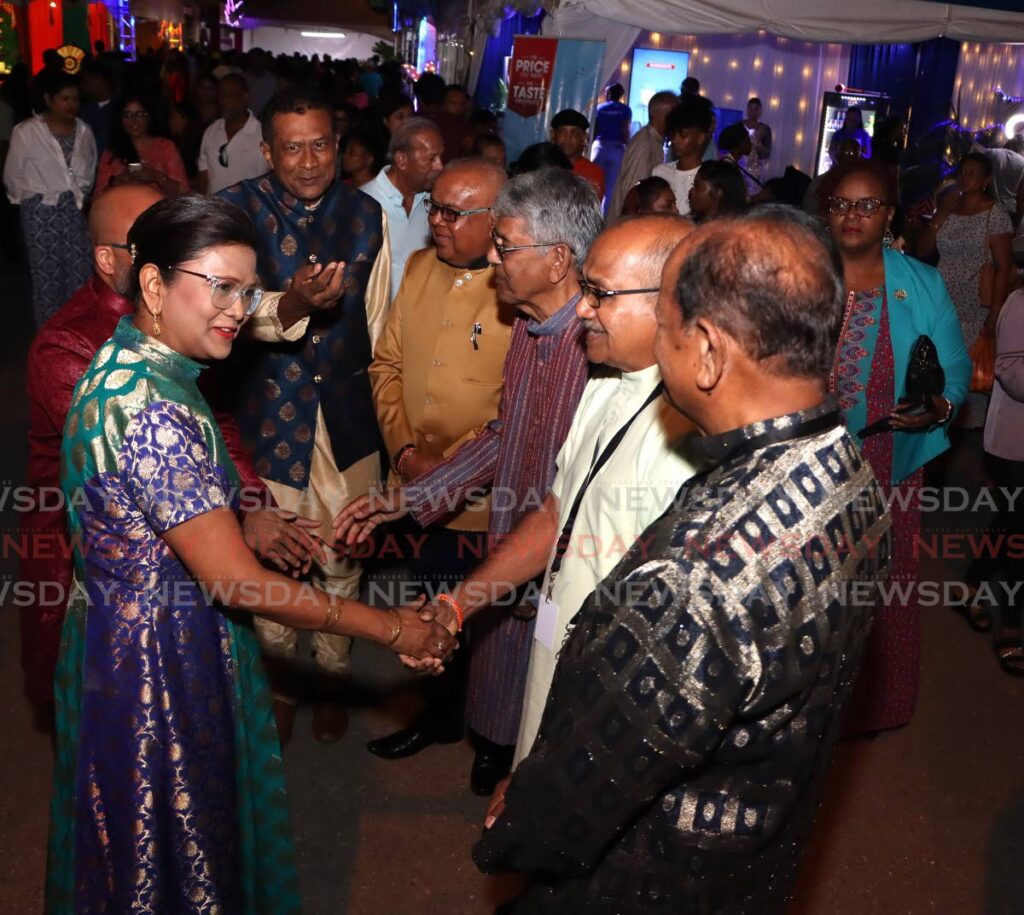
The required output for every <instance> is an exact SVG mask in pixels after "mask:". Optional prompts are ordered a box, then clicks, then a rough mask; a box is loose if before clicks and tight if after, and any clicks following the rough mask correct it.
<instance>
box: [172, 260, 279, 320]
mask: <svg viewBox="0 0 1024 915" xmlns="http://www.w3.org/2000/svg"><path fill="white" fill-rule="evenodd" d="M165 269H166V270H175V271H177V272H178V273H187V274H188V275H189V276H195V277H198V278H199V279H201V280H206V282H207V283H209V284H210V302H211V303H212V304H213V307H214V308H216V309H217V310H218V311H226V310H227V309H229V308H230V307H231V306H232V305H234V304H235V302H237V301H238V300H239V299H241V300H242V308H244V309H245V314H246V315H247V316H248V315H251V314H252V313H253V312H254V311H255V310H256V309H257V308H258V307H259V304H260V300H261V299H262V298H263V287H262V286H243V285H241V284H240V283H236V282H235V281H234V280H227V279H224V277H222V276H209V275H208V274H205V273H196V272H195V270H186V269H185V268H184V267H166V268H165Z"/></svg>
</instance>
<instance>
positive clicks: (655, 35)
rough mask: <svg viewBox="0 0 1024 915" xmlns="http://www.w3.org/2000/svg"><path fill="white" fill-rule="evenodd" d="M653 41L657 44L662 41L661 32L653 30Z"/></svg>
mask: <svg viewBox="0 0 1024 915" xmlns="http://www.w3.org/2000/svg"><path fill="white" fill-rule="evenodd" d="M651 41H653V42H654V43H655V44H657V43H658V42H659V41H661V32H651Z"/></svg>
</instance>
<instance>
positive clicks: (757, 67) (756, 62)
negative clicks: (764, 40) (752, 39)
mask: <svg viewBox="0 0 1024 915" xmlns="http://www.w3.org/2000/svg"><path fill="white" fill-rule="evenodd" d="M754 69H755V70H760V69H761V58H760V57H755V58H754Z"/></svg>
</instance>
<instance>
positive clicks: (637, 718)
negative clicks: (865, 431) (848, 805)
mask: <svg viewBox="0 0 1024 915" xmlns="http://www.w3.org/2000/svg"><path fill="white" fill-rule="evenodd" d="M838 422H839V419H838V415H837V414H836V413H835V407H834V404H832V403H831V402H826V403H825V404H823V405H822V406H820V407H818V408H816V409H814V410H811V411H806V412H803V413H797V414H791V415H789V416H786V417H781V418H779V419H776V420H771V421H768V422H763V423H757V424H754V425H753V426H749V427H745V428H743V429H740V430H735V431H734V432H732V433H728V434H727V435H725V436H716V437H713V438H708V439H705V440H703V443H702V444H703V450H704V451H705V453H706V454H707V455H708V456H709V457H711V458H713V459H715V460H717V461H719V462H720V463H718V464H717V466H715V467H714V468H713V469H711V470H708V471H706V472H705V473H702V474H700V475H698V476H697V477H695V478H693V480H691V481H690V483H689V484H688V486H687V488H686V489H685V490H684V491H683V492H681V493H680V498H679V500H678V501H677V504H676V506H674V507H673V508H672V509H670V510H669V511H668V512H667V513H666V514H665V515H663V516H662V517H661V518H660V519H659V520H658V521H656V522H655V523H654V524H653V525H651V527H650V528H648V529H647V531H646V532H645V533H644V535H642V536H641V538H640V540H639V541H638V544H637V546H635V547H634V548H633V550H631V551H630V553H629V554H627V556H626V557H625V558H624V559H623V561H622V562H621V563H620V564H619V565H618V566H617V567H616V569H614V570H613V571H612V573H611V574H610V575H609V576H608V578H607V579H605V581H604V582H602V583H601V585H599V587H598V589H597V590H596V591H595V592H594V594H592V595H591V596H590V598H588V600H587V601H586V603H585V604H584V606H583V608H582V609H581V610H580V613H579V614H578V615H577V617H576V619H575V621H574V622H575V626H574V628H573V630H572V631H571V632H570V634H569V636H568V637H567V639H566V642H565V645H564V646H563V649H562V653H561V656H560V658H559V662H558V667H557V668H556V672H555V678H554V682H553V684H552V688H551V693H550V695H549V698H548V704H547V707H546V709H545V713H544V718H543V721H542V724H541V729H540V734H539V736H538V738H537V742H536V743H535V745H534V747H533V751H532V752H531V754H530V756H528V757H527V758H526V759H525V760H524V761H523V763H522V764H521V765H520V766H519V768H518V770H517V771H516V773H515V776H514V778H513V781H512V784H511V785H510V787H509V790H508V793H507V795H506V807H505V811H504V813H503V815H502V816H501V817H500V818H499V820H498V821H497V823H496V824H495V826H494V827H493V828H492V829H491V830H490V831H489V832H488V833H487V834H486V835H485V837H484V838H483V839H482V840H481V841H480V842H479V843H478V844H477V846H476V848H475V849H474V857H475V859H476V860H477V863H478V864H479V865H480V866H481V868H482V869H484V870H486V871H501V870H516V871H521V872H523V873H525V874H526V875H528V876H529V877H530V878H531V884H530V886H529V888H528V889H527V891H526V893H525V894H524V895H523V896H521V897H520V898H519V899H518V900H516V901H514V902H513V903H512V904H510V906H509V911H515V912H555V911H558V912H560V913H565V912H584V911H585V912H588V913H612V912H614V913H629V912H669V911H671V912H686V913H691V912H693V913H697V912H700V913H712V912H722V913H730V915H735V913H746V912H751V913H754V912H756V913H758V915H764V913H771V912H781V911H783V910H784V908H785V905H786V902H787V900H788V897H789V893H790V890H791V887H792V884H793V880H794V878H795V875H796V867H797V863H798V860H799V856H800V853H801V852H802V850H803V844H804V842H805V840H806V837H807V834H808V832H809V829H810V826H811V823H812V821H813V817H814V812H815V809H816V807H817V804H818V800H819V795H820V790H821V785H822V779H823V775H824V773H825V771H826V770H827V765H828V760H829V757H830V754H831V751H832V747H833V745H834V742H835V739H836V737H837V734H838V726H839V717H840V711H841V709H842V707H843V704H844V703H845V701H846V699H847V698H848V696H849V693H850V688H851V686H852V683H853V679H854V676H855V674H856V670H857V666H858V662H859V659H860V654H861V649H862V647H863V644H864V640H865V637H866V635H867V632H868V629H869V627H870V624H871V619H872V614H873V611H874V606H875V599H876V586H875V583H876V582H877V581H878V580H880V579H881V578H882V577H883V576H884V573H885V570H886V566H887V562H888V555H889V516H888V513H887V509H886V506H885V502H884V499H883V497H882V493H881V491H880V489H879V487H878V485H877V483H876V481H875V478H874V475H873V474H872V472H871V469H870V467H869V466H868V465H867V463H866V462H864V461H863V460H862V458H861V455H860V452H859V451H858V449H857V447H856V445H855V444H854V442H853V440H852V439H851V438H850V436H849V435H848V434H847V433H846V431H845V429H844V428H843V427H842V426H840V425H838Z"/></svg>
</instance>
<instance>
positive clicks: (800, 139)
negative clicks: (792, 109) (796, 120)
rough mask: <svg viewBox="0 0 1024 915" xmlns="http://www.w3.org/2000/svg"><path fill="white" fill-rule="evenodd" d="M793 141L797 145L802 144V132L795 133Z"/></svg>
mask: <svg viewBox="0 0 1024 915" xmlns="http://www.w3.org/2000/svg"><path fill="white" fill-rule="evenodd" d="M794 139H795V140H796V141H797V143H803V141H804V132H803V131H802V130H798V131H797V132H796V136H795V137H794Z"/></svg>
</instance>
